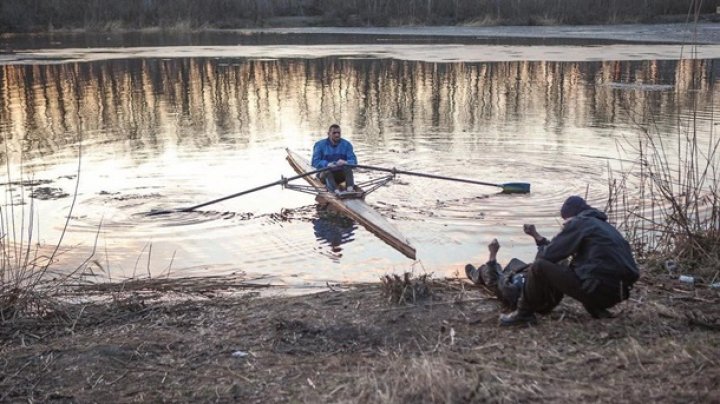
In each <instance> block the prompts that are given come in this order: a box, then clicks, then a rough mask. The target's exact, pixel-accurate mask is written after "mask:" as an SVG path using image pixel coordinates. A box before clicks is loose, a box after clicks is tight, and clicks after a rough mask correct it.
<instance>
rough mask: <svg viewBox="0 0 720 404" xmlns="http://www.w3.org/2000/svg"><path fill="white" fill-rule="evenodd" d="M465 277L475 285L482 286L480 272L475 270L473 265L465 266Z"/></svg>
mask: <svg viewBox="0 0 720 404" xmlns="http://www.w3.org/2000/svg"><path fill="white" fill-rule="evenodd" d="M465 275H466V276H467V277H468V279H470V280H471V281H472V282H473V283H474V284H476V285H484V284H485V283H484V282H483V279H482V276H480V270H479V269H478V268H475V267H474V266H473V264H467V265H465Z"/></svg>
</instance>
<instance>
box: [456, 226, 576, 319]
mask: <svg viewBox="0 0 720 404" xmlns="http://www.w3.org/2000/svg"><path fill="white" fill-rule="evenodd" d="M488 250H489V251H490V254H489V256H488V260H487V262H486V263H485V264H483V265H481V266H479V267H477V268H476V267H475V266H473V265H472V264H467V265H466V266H465V274H466V275H467V277H468V278H469V279H470V280H471V281H472V282H473V283H475V284H476V285H483V286H486V287H487V288H488V289H489V290H490V291H491V292H492V293H493V294H494V295H495V296H496V297H497V298H498V300H500V302H501V303H502V304H503V306H505V307H506V308H508V309H510V310H516V309H517V303H518V299H519V298H520V294H521V293H522V288H523V285H524V284H525V279H526V278H527V272H528V270H529V269H530V264H526V263H525V262H523V261H521V260H519V259H517V258H513V259H511V260H510V262H509V263H508V264H507V265H506V266H505V268H502V267H501V266H500V264H498V262H497V253H498V251H499V250H500V243H499V242H498V240H497V239H493V240H492V242H490V244H488ZM562 298H563V294H562V293H559V292H557V291H553V290H549V291H548V298H547V299H546V301H547V305H546V307H543V308H540V309H539V310H538V312H540V313H549V312H551V311H552V310H553V309H554V308H555V306H557V305H558V304H559V303H560V301H561V300H562Z"/></svg>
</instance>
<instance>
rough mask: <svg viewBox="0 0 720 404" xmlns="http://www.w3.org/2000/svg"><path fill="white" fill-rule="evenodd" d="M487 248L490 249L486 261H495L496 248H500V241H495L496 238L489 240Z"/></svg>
mask: <svg viewBox="0 0 720 404" xmlns="http://www.w3.org/2000/svg"><path fill="white" fill-rule="evenodd" d="M488 250H489V251H490V258H489V259H488V261H495V258H496V257H497V253H498V250H500V243H499V242H498V241H497V239H496V238H494V239H493V240H492V241H491V242H490V244H488Z"/></svg>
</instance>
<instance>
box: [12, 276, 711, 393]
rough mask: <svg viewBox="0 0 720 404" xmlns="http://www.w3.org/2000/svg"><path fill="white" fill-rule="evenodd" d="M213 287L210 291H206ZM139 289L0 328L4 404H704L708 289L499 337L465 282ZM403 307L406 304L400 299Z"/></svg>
mask: <svg viewBox="0 0 720 404" xmlns="http://www.w3.org/2000/svg"><path fill="white" fill-rule="evenodd" d="M213 282H214V283H213ZM213 282H210V283H208V282H203V281H202V280H195V281H192V282H188V281H187V280H185V281H176V282H173V281H153V282H150V281H146V282H140V283H137V284H134V285H132V286H131V285H129V284H128V285H126V286H124V290H123V291H122V292H120V291H118V290H117V287H114V286H107V285H105V286H98V287H93V288H92V289H84V290H75V291H74V292H73V297H74V298H75V299H80V300H84V301H86V303H75V304H72V305H69V306H67V305H60V306H56V308H55V311H51V312H50V313H49V314H48V315H47V316H45V317H44V318H42V319H32V318H25V319H22V318H17V319H15V320H13V321H11V322H5V323H3V324H2V325H1V328H0V353H1V355H0V358H1V359H0V402H29V401H41V402H68V403H72V402H138V401H141V402H245V403H249V402H258V403H259V402H485V401H490V402H498V401H512V402H518V401H520V402H528V401H533V402H535V401H552V402H589V401H592V402H596V401H601V402H639V401H646V402H692V401H694V402H712V401H716V400H718V397H720V366H719V365H720V307H719V306H718V302H720V291H718V290H711V289H707V288H700V287H698V288H695V287H693V286H688V285H683V284H680V283H679V282H678V281H676V280H670V279H662V278H650V279H649V278H648V277H645V278H643V279H641V281H640V282H639V284H638V285H637V287H636V289H635V291H634V295H633V297H632V298H631V299H630V300H629V301H627V302H624V303H622V304H621V305H620V306H618V307H616V308H614V309H613V312H614V314H615V315H616V316H615V318H612V319H607V320H593V319H592V318H590V316H589V315H588V314H586V313H585V312H584V311H583V310H582V308H581V307H580V306H579V305H578V304H576V303H574V302H572V301H571V300H570V299H567V298H566V300H565V301H564V302H563V303H562V304H561V306H560V307H558V308H557V309H556V310H555V311H554V312H553V313H552V314H551V315H549V316H545V317H541V319H540V321H539V324H538V325H537V326H534V327H522V328H511V329H506V328H499V327H498V326H497V319H498V314H499V312H500V311H501V307H500V306H499V303H498V302H497V301H496V300H494V299H493V298H491V296H490V294H489V293H488V292H487V291H486V290H483V289H480V288H478V287H476V286H473V285H472V284H470V283H469V282H468V281H466V280H461V279H443V280H429V281H428V282H427V284H426V286H427V287H428V289H429V291H430V292H431V296H430V297H427V298H424V299H417V300H416V301H415V302H414V303H412V302H404V303H397V302H393V301H390V298H391V297H392V296H391V295H388V293H387V290H388V289H387V288H385V287H383V285H382V284H379V283H378V284H361V285H342V286H333V287H331V288H330V290H327V291H324V292H321V293H317V294H312V295H303V296H294V297H282V296H281V297H278V296H275V297H266V296H264V294H260V293H259V292H260V289H258V287H257V286H249V285H244V284H243V283H242V282H238V281H232V282H223V281H222V280H218V279H215V280H214V281H213ZM409 300H412V299H409Z"/></svg>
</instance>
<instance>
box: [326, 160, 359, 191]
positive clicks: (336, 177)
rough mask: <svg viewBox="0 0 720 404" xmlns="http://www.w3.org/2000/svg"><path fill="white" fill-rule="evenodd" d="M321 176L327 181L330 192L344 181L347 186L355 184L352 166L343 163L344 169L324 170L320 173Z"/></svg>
mask: <svg viewBox="0 0 720 404" xmlns="http://www.w3.org/2000/svg"><path fill="white" fill-rule="evenodd" d="M319 177H320V179H321V180H323V181H325V186H326V187H327V189H328V191H330V192H333V191H335V190H336V189H337V187H338V184H341V183H343V182H345V186H346V187H352V186H355V179H354V178H353V172H352V168H351V167H348V166H346V165H343V166H342V169H338V170H333V169H331V170H327V171H323V172H321V173H320V175H319Z"/></svg>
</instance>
